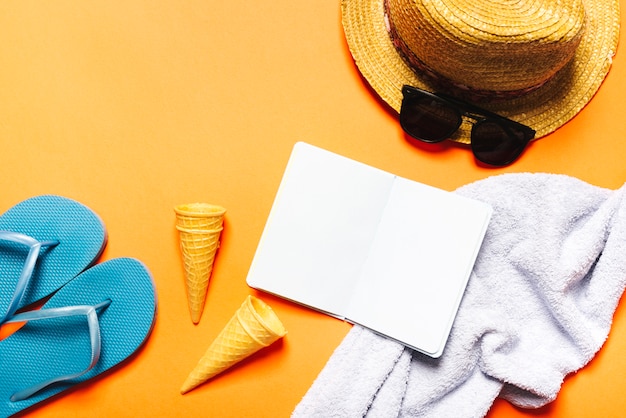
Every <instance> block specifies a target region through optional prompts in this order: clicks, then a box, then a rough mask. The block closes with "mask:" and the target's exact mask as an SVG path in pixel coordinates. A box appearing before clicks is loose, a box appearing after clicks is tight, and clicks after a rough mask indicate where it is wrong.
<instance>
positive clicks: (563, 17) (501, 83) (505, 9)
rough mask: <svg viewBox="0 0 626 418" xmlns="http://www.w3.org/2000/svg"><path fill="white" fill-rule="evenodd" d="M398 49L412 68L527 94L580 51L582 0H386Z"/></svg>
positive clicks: (471, 85)
mask: <svg viewBox="0 0 626 418" xmlns="http://www.w3.org/2000/svg"><path fill="white" fill-rule="evenodd" d="M386 1H387V3H386V9H387V19H388V24H389V26H390V28H389V29H390V32H391V35H392V38H393V41H394V44H395V45H396V47H397V48H398V49H399V50H400V52H401V53H402V55H403V56H404V57H405V59H406V60H407V61H409V63H410V65H411V67H412V68H414V69H416V67H417V70H418V71H421V72H425V73H429V74H430V75H431V76H434V77H435V78H437V79H439V80H440V81H441V80H442V79H443V80H445V81H446V82H448V83H450V84H452V86H456V87H460V88H468V89H471V90H474V91H485V92H494V91H495V92H520V93H524V92H528V91H531V90H533V89H535V88H538V87H540V86H542V85H543V84H544V83H545V82H546V81H548V80H549V79H550V78H552V77H553V76H554V75H555V74H556V73H557V72H558V71H559V70H560V69H561V68H563V67H564V66H565V64H567V63H568V62H569V61H570V60H571V59H572V58H573V56H574V54H575V52H576V48H577V46H578V44H579V43H580V40H581V39H582V35H583V31H584V27H585V9H584V5H583V3H582V0H516V1H513V0H511V1H502V0H499V1H498V0H386Z"/></svg>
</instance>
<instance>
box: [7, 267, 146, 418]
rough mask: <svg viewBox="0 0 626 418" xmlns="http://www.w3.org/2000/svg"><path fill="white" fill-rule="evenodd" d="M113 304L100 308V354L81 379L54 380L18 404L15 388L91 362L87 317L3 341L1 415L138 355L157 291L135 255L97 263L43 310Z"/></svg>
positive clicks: (33, 326)
mask: <svg viewBox="0 0 626 418" xmlns="http://www.w3.org/2000/svg"><path fill="white" fill-rule="evenodd" d="M106 299H110V300H111V304H110V305H109V306H108V307H107V308H106V309H104V310H102V312H98V318H99V324H100V335H101V355H100V359H99V361H98V363H97V364H96V365H95V367H94V368H93V369H91V370H90V371H89V372H88V373H86V374H84V375H83V376H81V377H80V378H78V379H75V380H72V381H67V382H62V383H56V384H54V385H52V386H49V387H48V388H46V389H44V390H42V391H41V392H39V393H37V394H35V395H34V396H32V397H30V398H28V399H26V400H23V401H18V402H12V401H11V400H10V397H11V395H13V394H14V393H15V392H17V391H19V390H21V389H25V388H28V387H31V386H33V385H35V384H37V383H39V382H42V381H46V380H48V379H51V378H54V377H57V376H61V375H66V374H70V373H76V372H79V371H81V370H84V369H85V368H86V367H87V366H88V365H89V363H90V360H91V357H90V356H91V348H90V345H89V344H90V339H89V332H88V326H87V321H86V319H85V318H84V317H65V318H56V319H46V320H40V321H31V322H28V323H27V324H26V325H24V326H23V327H22V328H21V329H20V330H19V331H17V332H16V333H15V334H13V335H11V336H10V337H8V338H6V339H5V340H3V341H0V416H10V415H13V414H16V413H18V412H21V411H23V410H24V409H27V408H30V407H32V406H34V405H36V404H38V403H40V402H43V401H45V400H47V399H49V398H51V397H54V396H57V395H60V394H63V393H64V392H67V391H70V390H71V389H72V388H74V387H75V386H76V385H79V384H82V383H84V382H86V381H89V380H91V379H95V378H97V377H99V376H101V375H102V374H103V373H105V372H106V371H108V370H110V369H111V368H114V367H115V366H118V365H120V364H121V363H122V362H124V360H126V359H128V358H129V357H130V356H131V355H132V354H133V353H135V352H136V351H137V350H138V349H139V348H140V347H141V346H142V345H143V344H144V342H145V341H146V339H147V338H148V336H149V335H150V333H151V331H152V328H153V325H154V321H155V315H156V291H155V288H154V282H153V280H152V276H151V274H150V272H149V271H148V269H147V268H146V267H145V266H144V265H143V264H142V263H141V262H139V261H137V260H135V259H132V258H119V259H113V260H110V261H106V262H104V263H101V264H97V265H95V266H94V267H92V268H90V269H88V270H86V271H85V272H84V273H82V274H80V275H79V276H77V277H76V278H75V279H73V280H72V281H70V282H69V283H68V284H67V285H66V286H64V287H63V288H61V290H59V291H58V292H57V293H55V294H54V296H52V298H50V300H49V301H47V302H46V304H45V305H44V306H43V309H47V308H56V307H64V306H75V305H91V306H93V305H97V304H98V303H100V302H102V301H104V300H106Z"/></svg>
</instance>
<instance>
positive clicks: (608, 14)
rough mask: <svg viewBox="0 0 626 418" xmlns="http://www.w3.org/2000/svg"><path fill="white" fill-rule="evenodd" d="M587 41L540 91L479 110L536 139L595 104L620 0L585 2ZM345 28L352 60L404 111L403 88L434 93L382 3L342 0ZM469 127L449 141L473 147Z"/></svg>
mask: <svg viewBox="0 0 626 418" xmlns="http://www.w3.org/2000/svg"><path fill="white" fill-rule="evenodd" d="M584 5H585V12H586V15H587V21H586V27H585V32H584V35H583V38H582V40H581V42H580V45H579V46H578V48H577V50H576V53H575V56H574V58H573V60H572V61H571V62H570V63H568V64H567V65H566V66H565V68H563V69H562V70H561V71H560V72H559V73H557V75H556V76H555V77H553V78H552V79H551V80H550V81H548V82H547V83H546V84H544V85H543V86H541V87H540V88H539V89H537V90H535V91H533V92H531V93H528V94H525V95H524V96H521V97H518V98H516V99H512V100H505V101H500V102H497V103H490V104H482V105H481V106H482V107H484V108H487V109H489V110H492V111H494V112H497V113H499V114H501V115H503V116H506V117H508V118H510V119H513V120H516V121H518V122H521V123H523V124H525V125H528V126H530V127H531V128H533V129H534V130H535V131H536V135H535V139H537V138H540V137H543V136H545V135H547V134H549V133H551V132H553V131H555V130H556V129H557V128H559V127H560V126H562V125H563V124H565V123H566V122H567V121H569V120H570V119H571V118H573V117H574V116H575V115H576V114H577V113H578V112H580V110H581V109H582V108H583V107H584V106H585V105H586V104H587V103H588V102H589V101H590V100H591V98H592V97H593V96H594V95H595V93H596V92H597V91H598V89H599V88H600V85H601V84H602V82H603V80H604V79H605V77H606V75H607V74H608V72H609V69H610V67H611V63H612V58H613V56H614V55H615V52H616V50H617V43H618V40H619V29H620V27H619V26H620V24H619V15H620V11H619V0H584ZM341 11H342V24H343V28H344V33H345V36H346V40H347V43H348V47H349V49H350V52H351V54H352V57H353V59H354V61H355V63H356V65H357V67H358V69H359V71H360V72H361V74H362V75H363V77H364V78H365V79H366V80H367V82H368V83H369V84H370V85H371V87H372V88H373V89H374V90H375V91H376V92H377V94H378V95H379V96H380V97H381V98H382V99H383V100H384V101H385V102H386V103H387V104H388V105H389V106H390V107H391V108H393V109H394V110H396V111H397V112H399V111H400V106H401V103H402V92H401V89H402V86H403V85H404V84H408V85H412V86H415V87H419V88H422V89H424V90H429V91H433V90H436V89H435V88H434V87H433V86H432V85H431V84H430V83H429V82H428V81H427V80H426V79H425V77H423V76H420V75H419V74H417V73H416V72H414V71H413V70H412V69H411V67H409V66H408V65H407V64H406V62H405V61H404V60H403V59H402V57H401V56H400V54H399V53H398V51H397V50H396V48H395V47H394V45H393V44H392V42H391V39H390V37H389V33H388V31H387V26H386V24H385V13H384V0H342V2H341ZM470 129H471V128H470V126H469V125H467V124H466V123H464V126H463V127H462V128H461V129H460V130H459V132H457V134H456V135H455V136H454V137H453V138H451V139H453V140H456V141H458V142H463V143H469V141H470V139H469V134H470Z"/></svg>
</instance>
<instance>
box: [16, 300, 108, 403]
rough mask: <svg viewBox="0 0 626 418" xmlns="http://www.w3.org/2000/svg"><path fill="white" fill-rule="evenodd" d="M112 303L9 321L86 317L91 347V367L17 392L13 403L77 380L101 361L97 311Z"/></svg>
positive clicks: (43, 311) (25, 315)
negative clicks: (58, 383)
mask: <svg viewBox="0 0 626 418" xmlns="http://www.w3.org/2000/svg"><path fill="white" fill-rule="evenodd" d="M110 303H111V300H110V299H107V300H105V301H104V302H100V303H99V304H97V305H94V306H89V305H79V306H67V307H64V308H50V309H41V310H38V311H29V312H25V313H21V314H17V315H14V316H13V317H12V318H11V319H9V320H8V321H7V323H11V322H27V321H36V320H40V319H50V318H61V317H68V316H79V315H80V316H86V317H87V324H88V326H89V339H90V345H91V358H90V361H89V365H88V366H87V368H85V369H84V370H81V371H79V372H76V373H70V374H66V375H62V376H58V377H54V378H52V379H49V380H46V381H43V382H41V383H38V384H36V385H33V386H31V387H29V388H26V389H22V390H20V391H18V392H15V393H14V394H13V395H12V396H11V401H12V402H17V401H22V400H24V399H28V398H29V397H31V396H33V395H34V394H36V393H37V392H39V391H40V390H43V389H45V388H46V387H48V386H50V385H52V384H54V383H57V382H63V381H67V380H71V379H76V378H78V377H80V376H82V375H84V374H85V373H87V372H88V371H89V370H91V369H92V368H93V367H94V366H95V365H96V364H97V363H98V360H99V359H100V348H101V341H100V324H99V322H98V314H97V310H98V309H101V308H106V307H107V306H109V304H110ZM18 332H19V331H18Z"/></svg>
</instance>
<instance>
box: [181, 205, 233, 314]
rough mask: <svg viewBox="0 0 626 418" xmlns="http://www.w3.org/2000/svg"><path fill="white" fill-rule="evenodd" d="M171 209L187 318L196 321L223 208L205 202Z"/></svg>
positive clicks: (216, 242)
mask: <svg viewBox="0 0 626 418" xmlns="http://www.w3.org/2000/svg"><path fill="white" fill-rule="evenodd" d="M174 212H176V229H178V232H179V236H180V248H181V252H182V256H183V264H184V266H185V279H186V287H187V300H188V303H189V312H190V314H191V320H192V321H193V323H194V324H197V323H198V322H199V321H200V316H201V315H202V311H203V310H204V302H205V300H206V293H207V288H208V286H209V279H210V277H211V271H212V270H213V262H214V261H215V255H216V253H217V249H218V247H219V242H220V234H221V232H222V229H223V224H224V214H225V213H226V209H224V208H223V207H221V206H217V205H211V204H207V203H191V204H185V205H178V206H176V207H175V208H174Z"/></svg>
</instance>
